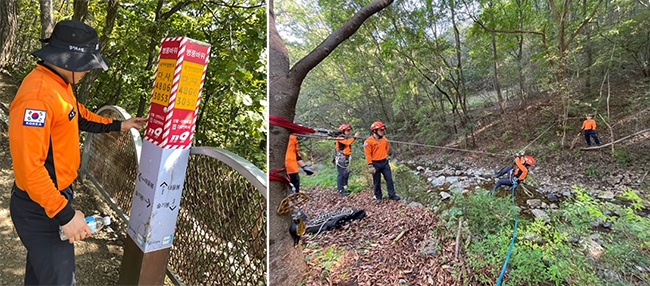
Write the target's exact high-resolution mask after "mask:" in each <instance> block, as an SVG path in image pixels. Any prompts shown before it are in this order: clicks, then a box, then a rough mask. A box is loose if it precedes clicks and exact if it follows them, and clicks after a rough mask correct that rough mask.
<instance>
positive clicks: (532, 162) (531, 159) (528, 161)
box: [524, 155, 535, 166]
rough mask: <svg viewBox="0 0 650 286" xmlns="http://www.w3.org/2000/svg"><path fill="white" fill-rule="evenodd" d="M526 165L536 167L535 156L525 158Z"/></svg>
mask: <svg viewBox="0 0 650 286" xmlns="http://www.w3.org/2000/svg"><path fill="white" fill-rule="evenodd" d="M524 164H526V165H528V166H535V158H534V157H533V156H530V155H527V156H524Z"/></svg>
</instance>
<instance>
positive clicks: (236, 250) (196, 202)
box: [80, 106, 267, 285]
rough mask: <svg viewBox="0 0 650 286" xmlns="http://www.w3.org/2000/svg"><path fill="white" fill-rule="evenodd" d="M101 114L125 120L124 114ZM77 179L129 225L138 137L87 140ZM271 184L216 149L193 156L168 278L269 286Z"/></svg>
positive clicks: (104, 111) (134, 134)
mask: <svg viewBox="0 0 650 286" xmlns="http://www.w3.org/2000/svg"><path fill="white" fill-rule="evenodd" d="M97 113H98V114H100V115H103V116H107V117H112V118H115V119H118V120H125V119H126V118H129V117H130V116H129V115H128V113H126V112H125V111H124V110H122V109H121V108H119V107H115V106H112V107H103V108H102V109H100V110H99V111H98V112H97ZM87 136H88V137H87V138H86V143H85V144H84V151H83V159H82V166H81V170H80V173H81V175H82V177H86V178H88V179H89V180H91V181H92V182H93V183H94V184H95V185H96V186H97V188H98V189H99V190H100V192H102V193H103V195H104V196H105V197H106V198H107V199H108V200H109V202H108V203H109V204H110V205H111V206H112V207H113V208H115V209H116V211H117V212H118V213H120V214H121V215H122V216H123V219H125V220H127V216H128V212H129V211H130V209H131V200H132V198H133V191H134V189H135V180H136V177H137V171H138V170H137V169H138V161H139V160H138V158H139V153H140V148H141V138H140V135H139V134H138V133H137V132H135V131H132V132H131V133H130V134H129V133H126V132H122V133H117V132H112V133H105V134H88V135H87ZM266 194H267V186H266V176H265V174H264V173H263V172H262V171H261V170H259V169H258V168H257V167H255V166H254V165H253V164H251V163H250V162H248V161H246V160H245V159H243V158H241V157H239V156H237V155H236V154H233V153H231V152H228V151H226V150H221V149H217V148H210V147H194V148H192V150H191V152H190V160H189V164H188V167H187V174H186V178H185V186H184V188H183V195H182V199H181V208H180V212H179V215H178V222H177V225H176V234H175V237H174V244H173V246H172V249H171V253H170V259H169V264H168V270H171V271H168V274H170V278H172V280H174V281H175V283H177V284H187V285H266V272H267V269H266V251H267V249H266V218H267V216H266Z"/></svg>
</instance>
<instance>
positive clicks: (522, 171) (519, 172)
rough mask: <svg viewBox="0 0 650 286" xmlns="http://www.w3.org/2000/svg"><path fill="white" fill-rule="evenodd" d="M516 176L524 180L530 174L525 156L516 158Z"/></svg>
mask: <svg viewBox="0 0 650 286" xmlns="http://www.w3.org/2000/svg"><path fill="white" fill-rule="evenodd" d="M515 176H517V178H519V181H523V180H524V179H526V176H528V168H527V167H526V166H525V165H524V157H517V158H515Z"/></svg>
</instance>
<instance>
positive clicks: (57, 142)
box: [9, 20, 146, 285]
mask: <svg viewBox="0 0 650 286" xmlns="http://www.w3.org/2000/svg"><path fill="white" fill-rule="evenodd" d="M43 41H44V42H46V43H47V44H46V45H45V46H43V48H41V49H40V50H38V51H36V52H34V53H33V55H34V56H36V57H38V58H40V59H41V60H42V61H39V62H38V64H37V65H36V67H35V68H34V69H33V70H32V71H31V72H30V73H29V74H28V75H27V76H26V77H25V78H24V79H23V82H22V83H21V85H20V88H19V89H18V92H17V93H16V97H15V98H14V100H13V102H12V104H11V110H10V113H9V149H10V152H11V159H12V161H13V168H14V175H15V181H14V184H13V187H12V190H11V201H10V213H11V219H12V222H13V224H14V226H15V228H16V232H17V233H18V236H19V237H20V241H21V242H22V243H23V245H25V248H27V263H26V268H25V279H24V283H25V285H75V283H76V281H75V257H74V244H73V243H75V242H77V241H80V240H83V239H85V238H88V237H90V236H91V235H92V232H91V229H90V228H89V227H88V225H87V224H86V221H85V219H84V214H83V213H82V212H81V211H78V210H75V209H74V208H73V201H74V191H73V189H72V183H73V182H74V180H75V179H76V178H77V171H78V169H79V164H80V153H79V131H88V132H94V133H99V132H110V131H127V130H129V129H130V128H138V129H140V128H142V126H143V125H144V123H145V122H146V119H144V118H131V119H129V120H126V121H124V122H120V121H117V120H113V119H111V118H105V117H101V116H99V115H96V114H94V113H92V112H90V111H89V110H88V109H86V107H84V105H83V104H81V103H79V102H78V101H77V98H76V96H75V94H74V91H73V90H74V89H73V85H75V84H77V83H78V82H79V81H80V80H81V79H82V78H83V77H84V75H86V74H87V73H88V72H89V71H91V70H94V69H103V70H104V71H105V70H107V69H108V61H107V60H106V58H104V57H103V56H102V55H100V54H99V39H98V37H97V32H96V31H95V29H93V28H92V27H90V26H88V25H86V24H84V23H82V22H80V21H71V20H66V21H61V22H59V23H57V24H56V26H55V27H54V30H53V31H52V35H51V36H50V38H48V39H45V40H43ZM59 229H61V230H62V231H63V232H64V233H65V234H66V235H67V236H68V238H69V239H68V240H67V241H61V239H60V238H59Z"/></svg>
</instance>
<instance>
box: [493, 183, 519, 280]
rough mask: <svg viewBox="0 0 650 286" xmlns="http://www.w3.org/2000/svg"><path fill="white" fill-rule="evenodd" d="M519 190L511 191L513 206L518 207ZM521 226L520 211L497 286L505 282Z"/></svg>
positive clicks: (512, 189) (513, 189)
mask: <svg viewBox="0 0 650 286" xmlns="http://www.w3.org/2000/svg"><path fill="white" fill-rule="evenodd" d="M516 189H517V185H516V184H515V185H512V187H511V188H510V190H511V191H512V205H513V206H515V207H516V206H517V205H516V204H515V190H516ZM518 225H519V211H517V212H516V213H515V230H514V233H513V234H512V240H511V241H510V249H508V255H507V256H506V261H505V262H503V268H501V275H499V279H498V280H497V285H496V286H501V282H502V281H503V275H505V274H506V268H508V262H510V255H512V250H513V249H514V248H515V240H516V239H517V226H518Z"/></svg>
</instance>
